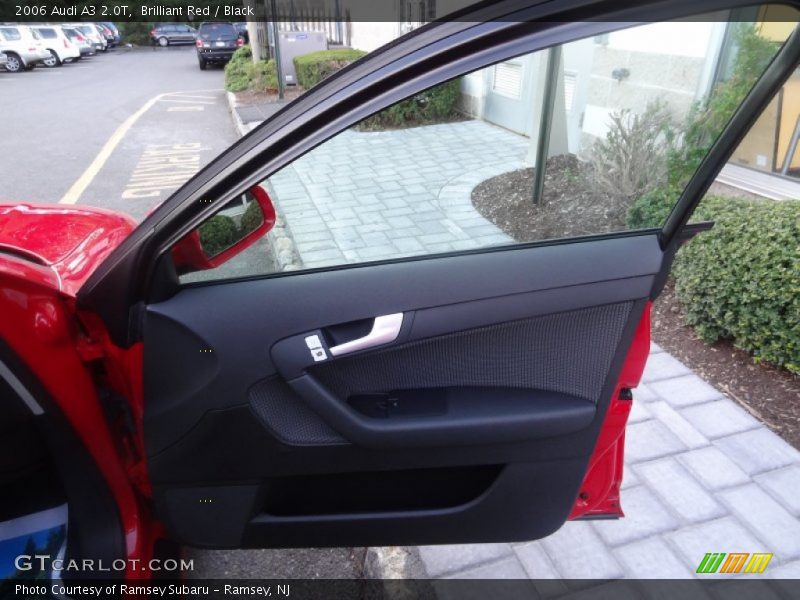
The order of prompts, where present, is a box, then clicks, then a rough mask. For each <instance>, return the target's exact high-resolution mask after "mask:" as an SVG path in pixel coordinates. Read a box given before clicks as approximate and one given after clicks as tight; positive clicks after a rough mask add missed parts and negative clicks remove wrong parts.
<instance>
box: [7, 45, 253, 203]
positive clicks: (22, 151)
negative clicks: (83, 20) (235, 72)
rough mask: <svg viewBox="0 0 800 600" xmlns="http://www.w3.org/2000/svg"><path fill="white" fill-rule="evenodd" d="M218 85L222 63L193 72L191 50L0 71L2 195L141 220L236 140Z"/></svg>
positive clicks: (127, 53) (127, 52)
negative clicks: (109, 211)
mask: <svg viewBox="0 0 800 600" xmlns="http://www.w3.org/2000/svg"><path fill="white" fill-rule="evenodd" d="M222 82H223V79H222V70H221V69H220V68H210V69H208V70H207V71H200V70H199V69H198V68H197V61H196V60H195V56H194V48H193V47H192V46H182V47H169V48H141V49H125V48H118V49H115V50H111V51H109V52H108V53H106V54H100V53H98V54H97V55H96V56H93V57H91V58H84V59H83V60H81V61H80V62H78V63H75V64H66V65H63V66H62V67H57V68H52V69H47V68H44V67H41V66H39V67H37V68H36V69H34V70H33V71H30V72H21V73H6V72H0V97H2V98H3V113H4V117H3V122H4V124H3V134H2V136H0V149H2V152H3V156H4V157H5V160H3V161H2V163H1V164H0V178H2V181H3V186H2V188H0V201H8V200H13V201H25V202H34V203H36V202H64V203H70V204H75V203H78V204H88V205H92V206H100V207H104V208H111V209H114V210H120V211H124V212H127V213H128V214H130V215H132V216H133V217H135V218H137V219H141V218H142V217H144V215H146V214H147V212H148V211H149V210H151V209H152V208H153V207H154V206H156V205H158V204H159V203H160V202H162V201H163V200H164V199H166V198H167V197H168V196H169V194H170V193H171V192H173V191H174V190H175V189H177V187H178V186H179V185H180V184H181V183H183V182H184V181H186V180H187V179H188V178H189V177H190V176H191V175H192V174H193V173H194V172H196V171H197V170H198V169H199V168H201V167H202V166H203V165H205V164H207V163H208V162H209V161H210V160H211V159H212V158H213V157H214V156H216V155H217V154H219V153H220V152H221V151H222V150H224V149H225V148H227V147H228V146H229V145H230V144H232V143H233V142H234V141H235V140H236V139H237V134H236V132H235V130H234V128H233V125H232V123H231V119H230V115H229V113H228V106H227V102H226V99H225V92H224V90H223V88H222ZM165 159H172V160H165Z"/></svg>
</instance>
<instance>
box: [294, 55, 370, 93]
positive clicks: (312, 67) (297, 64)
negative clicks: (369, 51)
mask: <svg viewBox="0 0 800 600" xmlns="http://www.w3.org/2000/svg"><path fill="white" fill-rule="evenodd" d="M365 54H366V52H364V51H363V50H354V49H352V48H338V49H336V50H322V51H320V52H312V53H311V54H304V55H303V56H296V57H295V59H294V69H295V72H296V73H297V83H299V84H300V85H302V86H303V87H304V88H306V89H310V88H312V87H314V86H315V85H317V84H318V83H319V82H320V81H322V80H323V79H325V78H326V77H330V76H331V75H333V74H334V73H335V72H336V71H338V70H339V69H342V68H344V67H346V66H347V65H349V64H350V63H351V62H353V61H355V60H358V59H359V58H361V57H362V56H364V55H365Z"/></svg>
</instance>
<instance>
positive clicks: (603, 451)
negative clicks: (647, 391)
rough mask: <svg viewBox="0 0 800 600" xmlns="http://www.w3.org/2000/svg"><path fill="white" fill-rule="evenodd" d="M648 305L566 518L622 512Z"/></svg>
mask: <svg viewBox="0 0 800 600" xmlns="http://www.w3.org/2000/svg"><path fill="white" fill-rule="evenodd" d="M651 308H652V303H651V302H650V301H648V302H647V304H646V305H645V308H644V311H643V312H642V318H641V319H640V321H639V325H638V327H637V328H636V333H635V334H634V336H633V341H632V343H631V347H630V349H629V350H628V354H627V356H626V357H625V363H624V364H623V366H622V372H621V373H620V376H619V379H618V380H617V385H616V386H615V387H614V395H613V396H612V397H611V403H610V405H609V407H608V412H607V413H606V417H605V421H603V426H602V428H601V429H600V435H599V436H598V438H597V445H596V446H595V448H594V451H593V452H592V456H591V458H590V459H589V467H588V468H587V470H586V475H585V476H584V479H583V483H582V484H581V487H580V491H579V493H578V497H577V498H576V499H575V504H574V505H573V506H572V510H571V511H570V514H569V517H568V519H569V520H573V519H580V518H582V517H583V518H587V517H624V516H625V514H624V513H623V512H622V506H621V504H620V486H621V485H622V476H623V459H624V456H625V425H626V424H627V423H628V415H629V414H630V412H631V406H632V405H633V398H632V396H631V394H630V392H629V390H631V389H632V388H635V387H636V386H638V385H639V381H640V380H641V378H642V373H643V372H644V366H645V364H646V363H647V356H648V354H649V353H650V309H651Z"/></svg>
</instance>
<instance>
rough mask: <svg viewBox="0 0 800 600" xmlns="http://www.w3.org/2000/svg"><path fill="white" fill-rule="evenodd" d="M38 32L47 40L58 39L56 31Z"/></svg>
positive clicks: (43, 30)
mask: <svg viewBox="0 0 800 600" xmlns="http://www.w3.org/2000/svg"><path fill="white" fill-rule="evenodd" d="M36 32H37V33H39V35H41V36H42V37H43V38H45V39H53V38H55V37H57V36H56V32H55V29H37V30H36Z"/></svg>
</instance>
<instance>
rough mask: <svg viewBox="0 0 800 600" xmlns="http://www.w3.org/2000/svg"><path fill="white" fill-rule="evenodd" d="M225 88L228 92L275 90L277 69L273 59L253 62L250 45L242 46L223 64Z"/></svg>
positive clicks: (276, 86) (276, 87)
mask: <svg viewBox="0 0 800 600" xmlns="http://www.w3.org/2000/svg"><path fill="white" fill-rule="evenodd" d="M225 89H226V90H228V91H229V92H241V91H244V90H262V91H274V90H277V89H278V71H277V69H276V68H275V61H274V60H261V61H259V62H257V63H254V62H253V52H252V50H251V49H250V46H249V45H245V46H242V47H241V48H239V49H238V50H237V51H236V52H234V53H233V56H232V57H231V59H230V60H229V61H228V64H227V65H225Z"/></svg>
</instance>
